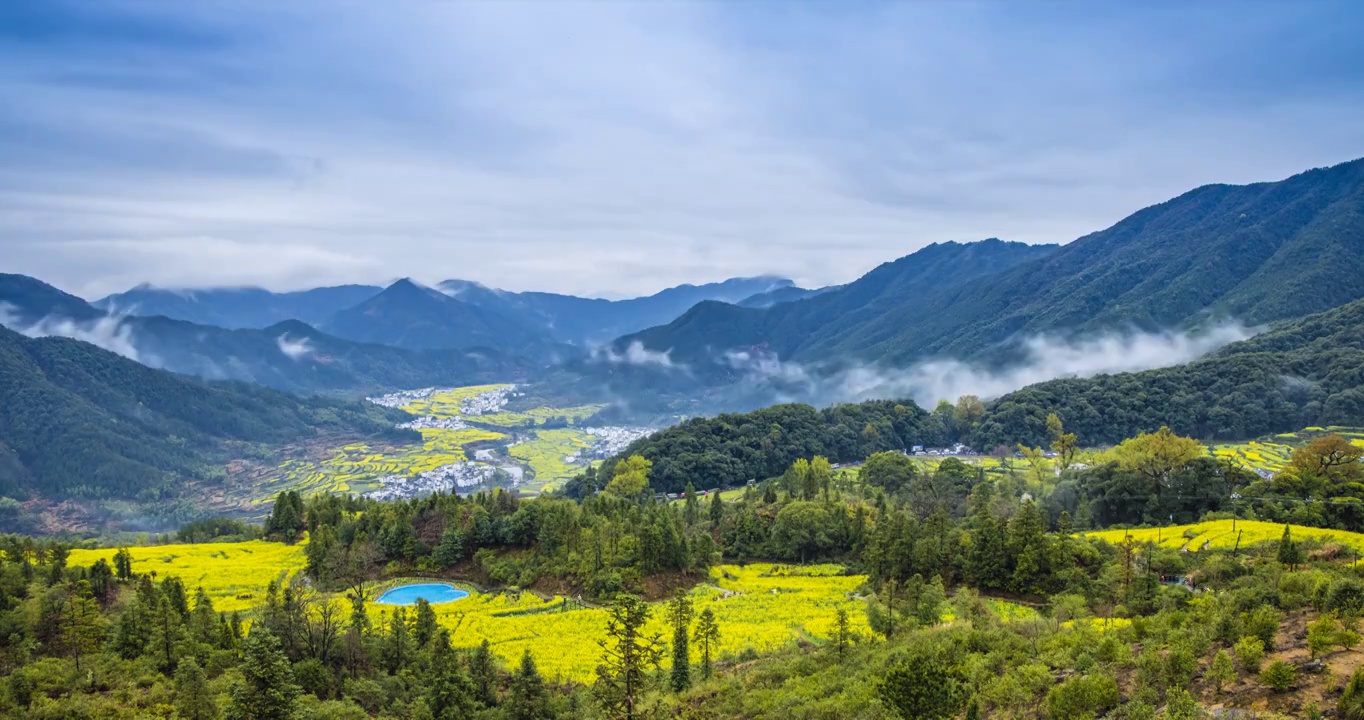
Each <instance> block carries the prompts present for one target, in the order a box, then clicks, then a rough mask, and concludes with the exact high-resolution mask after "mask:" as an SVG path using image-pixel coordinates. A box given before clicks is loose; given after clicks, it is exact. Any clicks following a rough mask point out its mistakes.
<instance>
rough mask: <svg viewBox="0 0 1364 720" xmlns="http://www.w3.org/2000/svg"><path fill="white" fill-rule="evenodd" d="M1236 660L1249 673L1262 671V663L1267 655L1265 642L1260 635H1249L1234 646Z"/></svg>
mask: <svg viewBox="0 0 1364 720" xmlns="http://www.w3.org/2000/svg"><path fill="white" fill-rule="evenodd" d="M1234 651H1235V652H1236V661H1237V662H1239V663H1241V670H1242V671H1243V672H1245V673H1248V674H1252V675H1253V674H1255V673H1258V672H1260V663H1261V662H1263V661H1264V657H1265V643H1264V641H1263V640H1261V639H1260V638H1258V637H1254V636H1251V635H1247V636H1245V637H1243V638H1241V639H1240V640H1239V641H1237V643H1236V647H1235V648H1234Z"/></svg>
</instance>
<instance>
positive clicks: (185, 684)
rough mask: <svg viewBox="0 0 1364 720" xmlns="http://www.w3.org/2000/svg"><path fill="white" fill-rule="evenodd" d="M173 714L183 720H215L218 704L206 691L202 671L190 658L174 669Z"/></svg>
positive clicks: (206, 684) (208, 691)
mask: <svg viewBox="0 0 1364 720" xmlns="http://www.w3.org/2000/svg"><path fill="white" fill-rule="evenodd" d="M175 712H177V713H178V714H179V715H178V717H181V718H183V719H184V720H217V718H218V704H217V703H216V702H214V701H213V693H212V692H211V691H210V690H209V689H208V679H207V678H206V677H205V676H204V669H203V668H201V667H199V663H198V662H197V661H196V660H195V659H194V658H192V657H187V658H185V659H183V660H181V661H180V665H179V667H177V668H176V669H175Z"/></svg>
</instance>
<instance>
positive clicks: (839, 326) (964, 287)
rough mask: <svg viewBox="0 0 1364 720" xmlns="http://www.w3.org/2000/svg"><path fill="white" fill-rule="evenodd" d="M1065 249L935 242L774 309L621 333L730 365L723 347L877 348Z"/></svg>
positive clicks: (808, 354)
mask: <svg viewBox="0 0 1364 720" xmlns="http://www.w3.org/2000/svg"><path fill="white" fill-rule="evenodd" d="M1056 252H1059V251H1058V249H1057V248H1056V246H1054V245H1026V244H1024V243H1015V242H1004V241H1002V240H997V239H989V240H984V241H981V242H975V243H956V242H948V243H940V244H933V245H929V246H928V247H926V248H923V249H922V250H919V251H917V252H915V253H913V254H911V255H907V256H905V257H902V258H900V259H899V260H896V261H894V262H889V263H885V264H883V265H881V266H879V267H877V268H876V269H874V270H872V271H871V272H869V273H867V274H866V275H864V276H862V277H861V278H859V279H857V280H856V281H854V282H851V283H849V284H847V285H844V286H843V287H840V288H837V289H835V290H831V291H829V292H827V293H823V294H820V295H817V296H815V297H812V298H809V299H806V300H801V301H798V302H788V303H780V304H777V305H773V306H771V307H769V308H767V309H759V308H750V307H739V306H735V305H726V304H722V303H713V302H709V303H701V304H699V305H697V306H696V307H693V308H692V309H691V310H689V311H687V313H686V314H684V315H682V316H681V317H679V318H678V319H676V320H674V321H673V322H671V323H669V324H668V325H664V326H661V327H655V328H650V329H649V330H645V331H643V332H639V333H636V334H634V335H630V336H627V337H624V338H621V339H619V340H617V341H616V345H617V346H619V347H628V346H629V344H631V343H634V342H639V343H642V344H643V345H644V346H645V347H646V348H649V349H653V350H658V351H671V354H672V357H673V358H674V360H681V361H683V362H688V363H694V364H697V365H704V364H706V363H715V364H719V365H721V366H723V365H725V363H724V358H723V353H724V352H725V351H727V350H732V349H749V348H753V347H761V348H762V349H763V350H765V351H768V352H772V353H775V354H776V355H777V356H778V357H780V358H781V359H783V360H786V359H797V360H806V359H809V360H821V359H828V358H831V357H833V356H835V355H836V354H838V353H840V352H843V351H845V350H846V351H849V352H855V353H856V354H861V351H860V350H858V351H855V350H854V349H855V348H862V349H870V348H873V347H875V346H877V345H879V344H882V343H885V342H888V341H889V340H890V339H891V338H892V337H893V336H895V335H897V334H898V333H900V332H901V330H902V329H903V328H905V327H908V326H913V325H914V324H916V323H924V322H931V321H932V320H933V319H932V318H931V317H930V315H931V314H932V313H933V312H934V311H941V310H942V309H944V308H951V307H956V306H958V305H961V304H963V303H969V302H971V298H972V297H973V296H974V295H977V294H978V293H979V292H980V287H981V285H983V284H984V283H985V280H984V278H988V277H995V276H998V275H1001V274H1003V273H1006V272H1008V271H1009V270H1011V269H1013V268H1016V267H1018V266H1020V265H1029V264H1033V263H1036V262H1039V261H1041V260H1042V259H1043V258H1046V257H1048V256H1050V255H1052V254H1053V253H1056Z"/></svg>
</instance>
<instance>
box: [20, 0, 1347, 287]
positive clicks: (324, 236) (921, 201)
mask: <svg viewBox="0 0 1364 720" xmlns="http://www.w3.org/2000/svg"><path fill="white" fill-rule="evenodd" d="M52 7H53V8H54V9H53V10H51V12H53V13H54V14H58V15H60V14H61V13H68V14H76V15H81V14H84V13H89V14H92V15H94V16H95V17H94V20H105V19H108V17H109V16H117V17H119V18H124V16H128V17H131V18H132V19H131V20H129V21H128V22H104V23H100V22H94V21H93V20H92V18H89V17H84V18H80V19H78V20H76V21H72V22H73V24H77V25H79V26H80V27H81V28H83V31H82V32H80V33H74V34H72V35H71V37H72V38H75V39H74V40H72V41H71V42H70V43H66V42H64V41H63V40H62V38H63V37H65V36H63V35H62V34H61V33H53V34H52V39H51V40H50V42H46V43H44V42H28V41H27V40H25V41H14V40H12V39H8V40H7V39H6V38H0V52H3V53H4V54H5V57H6V70H5V73H3V75H0V94H2V95H3V96H4V97H5V98H6V100H7V102H6V103H3V105H0V155H3V156H4V157H5V158H6V161H5V163H3V164H0V238H3V239H0V250H2V251H3V254H4V256H5V258H6V261H7V265H8V268H7V269H10V270H15V271H20V272H26V273H30V274H34V275H37V276H39V277H43V278H44V279H47V280H50V281H52V282H55V283H57V284H59V285H62V286H64V287H70V288H74V289H77V290H78V291H80V292H83V293H84V294H86V295H97V294H103V293H106V292H109V291H115V290H122V289H125V288H126V287H127V286H128V285H131V284H134V283H135V282H138V281H141V280H150V281H152V282H155V283H156V284H159V285H163V286H170V287H182V286H187V285H214V284H238V283H245V282H253V283H260V284H264V285H266V286H270V287H273V288H277V289H289V288H298V287H304V286H310V285H318V284H324V283H335V282H347V281H357V282H382V281H384V280H387V279H391V278H396V277H404V276H413V277H416V278H418V279H420V280H423V281H425V282H428V283H434V282H437V281H439V280H443V279H446V278H449V277H464V278H469V279H473V280H478V281H480V282H483V283H484V284H487V285H489V286H493V287H505V288H508V289H514V290H522V289H544V290H557V291H567V292H580V293H581V292H594V291H606V292H609V293H610V294H613V295H623V294H638V293H646V292H651V291H654V290H657V289H658V288H660V287H662V286H665V285H672V284H676V283H679V282H684V281H709V280H715V279H719V278H722V277H726V276H733V275H753V274H758V273H761V272H769V271H771V272H778V273H782V274H786V275H790V276H793V277H794V278H795V279H796V280H797V281H800V282H801V283H802V284H805V285H809V286H815V285H822V284H827V283H835V282H844V281H847V280H849V279H851V278H853V277H855V276H857V275H859V274H860V273H862V272H864V271H866V270H867V269H869V268H871V267H873V266H874V265H876V264H877V263H878V262H881V261H883V260H886V259H889V258H893V257H897V256H900V255H904V254H907V253H909V252H911V251H913V250H915V249H917V248H919V247H922V246H924V245H926V244H928V243H929V242H933V241H941V240H972V239H979V238H983V237H989V236H999V237H1004V238H1006V239H1016V240H1026V241H1049V242H1064V241H1067V240H1070V239H1072V238H1074V237H1076V236H1079V235H1081V234H1083V233H1085V232H1088V231H1091V230H1095V229H1098V228H1101V227H1103V226H1105V225H1107V224H1109V223H1111V222H1113V221H1115V220H1117V219H1119V218H1120V217H1122V216H1124V215H1126V214H1128V213H1129V212H1131V211H1134V210H1136V209H1137V208H1139V207H1141V206H1143V205H1145V204H1149V203H1152V202H1157V201H1161V200H1164V199H1166V198H1168V197H1170V196H1173V195H1175V194H1177V193H1179V192H1182V191H1184V190H1186V189H1188V188H1190V187H1192V186H1195V185H1198V184H1201V183H1205V182H1214V181H1217V182H1245V181H1254V180H1265V179H1273V178H1278V177H1283V176H1286V175H1288V174H1291V173H1293V172H1296V171H1298V170H1301V169H1304V168H1306V167H1309V166H1313V165H1323V164H1330V163H1334V162H1338V161H1342V160H1345V159H1348V158H1350V157H1352V156H1355V155H1360V154H1364V129H1362V128H1361V126H1360V124H1359V123H1355V122H1351V121H1350V120H1351V119H1352V118H1354V117H1358V116H1359V114H1360V111H1361V110H1364V107H1362V106H1364V93H1362V92H1361V88H1360V87H1359V83H1357V82H1353V83H1352V82H1349V81H1348V80H1339V81H1337V82H1335V83H1334V84H1333V83H1331V82H1329V80H1330V79H1331V78H1334V77H1337V76H1338V75H1339V74H1340V73H1339V72H1338V68H1339V67H1344V66H1346V64H1344V63H1342V62H1340V61H1339V59H1335V58H1334V56H1333V55H1332V51H1333V49H1339V48H1349V47H1352V43H1353V42H1354V37H1355V35H1357V33H1356V34H1351V33H1352V31H1353V29H1354V28H1352V27H1351V26H1350V24H1349V23H1348V22H1341V21H1339V20H1335V21H1334V22H1333V24H1332V25H1330V26H1329V27H1328V28H1326V29H1323V30H1321V31H1319V32H1318V33H1317V34H1316V35H1313V36H1312V43H1311V48H1312V51H1311V52H1307V51H1304V50H1302V49H1301V48H1299V46H1298V45H1296V44H1294V43H1290V42H1285V40H1286V39H1293V38H1295V37H1297V35H1296V34H1295V33H1296V29H1295V28H1296V27H1297V26H1296V25H1294V24H1293V22H1278V20H1291V21H1294V22H1297V23H1302V22H1305V21H1304V20H1303V18H1307V19H1311V16H1313V15H1323V14H1327V13H1325V11H1323V10H1320V9H1313V8H1299V7H1296V6H1294V5H1292V4H1266V5H1263V6H1257V7H1255V8H1247V9H1242V11H1241V12H1239V13H1238V14H1237V17H1235V18H1229V17H1227V16H1226V13H1225V12H1221V11H1218V12H1212V11H1202V10H1199V9H1197V8H1190V9H1187V10H1186V11H1185V14H1184V15H1183V20H1184V22H1182V23H1180V24H1179V27H1178V28H1172V27H1171V23H1170V22H1169V18H1168V17H1164V15H1163V14H1162V13H1161V12H1159V11H1156V10H1143V9H1141V8H1138V7H1136V6H1134V7H1133V8H1131V9H1122V10H1114V9H1108V10H1106V11H1103V12H1097V11H1096V12H1095V13H1092V14H1091V13H1085V12H1073V11H1072V10H1071V9H1067V11H1066V12H1064V13H1053V14H1048V13H1046V12H1041V11H1039V17H1036V18H1034V17H1031V16H1027V17H1015V16H1013V15H1012V13H1011V11H1010V10H1009V6H1008V5H995V6H992V5H984V6H976V5H964V4H957V3H947V4H933V3H889V4H886V5H880V6H877V5H870V6H866V5H857V6H855V7H852V6H850V7H848V8H844V7H842V6H837V7H835V6H834V5H827V6H821V5H815V6H804V7H801V8H788V9H785V10H783V11H781V12H776V11H775V8H772V7H770V6H763V5H748V4H743V3H739V4H688V3H620V2H599V3H570V2H556V3H426V2H410V3H401V2H400V3H398V4H397V5H396V7H395V4H393V3H382V4H365V3H358V4H341V5H337V4H335V3H322V2H317V1H314V2H306V1H304V2H297V3H286V4H280V3H270V2H264V1H259V2H244V3H238V4H234V5H233V9H232V12H230V13H229V12H224V11H221V10H220V9H219V10H215V9H213V8H205V7H201V6H196V5H193V4H153V5H146V4H143V3H134V2H119V1H118V0H114V1H113V2H109V3H95V4H89V3H76V4H63V3H54V4H52ZM124 19H126V18H124ZM63 20H67V21H70V18H65V17H58V18H57V19H56V20H54V21H53V22H54V23H55V24H56V26H58V27H60V26H61V25H60V23H61V21H63ZM129 26H132V27H154V28H158V29H162V30H165V32H161V33H152V32H147V33H137V34H136V35H137V36H136V37H134V38H131V39H130V38H129V37H125V36H120V35H118V34H117V33H118V28H123V27H129ZM1040 27H1045V30H1046V32H1040V31H1039V28H1040ZM91 28H96V29H98V28H107V29H106V30H103V31H102V32H103V33H105V34H102V33H101V31H99V30H96V29H91ZM158 38H164V40H158ZM1040 38H1045V39H1044V40H1042V39H1040ZM130 45H131V47H130ZM1300 56H1301V57H1300ZM813 58H820V61H819V62H815V61H813V60H812V59H813ZM1134 58H1139V59H1140V62H1137V61H1134ZM1266 63H1268V64H1272V66H1273V67H1276V68H1285V67H1295V68H1301V72H1302V76H1303V77H1288V78H1277V77H1269V74H1267V73H1265V72H1260V71H1259V70H1261V69H1263V67H1262V66H1263V65H1264V64H1266ZM1242 68H1244V72H1242V71H1241V70H1242ZM1271 69H1272V68H1271ZM1318 70H1326V71H1332V70H1336V72H1335V74H1332V73H1331V72H1318ZM1257 87H1263V88H1267V89H1268V91H1272V93H1271V94H1272V95H1273V97H1272V100H1266V99H1265V98H1263V97H1259V96H1258V95H1255V88H1257ZM1135 118H1139V120H1136V119H1135Z"/></svg>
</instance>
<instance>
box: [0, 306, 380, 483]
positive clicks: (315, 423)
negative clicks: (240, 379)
mask: <svg viewBox="0 0 1364 720" xmlns="http://www.w3.org/2000/svg"><path fill="white" fill-rule="evenodd" d="M392 415H393V413H390V412H386V411H384V410H383V409H381V408H378V407H377V406H373V405H370V404H368V403H360V402H340V401H329V400H321V399H306V400H305V399H299V398H296V397H293V396H290V395H285V394H282V393H279V392H276V391H273V390H268V389H265V388H261V387H254V386H250V385H243V384H210V383H206V382H203V381H200V380H195V379H193V378H188V377H183V376H180V375H175V374H172V373H169V372H166V371H164V370H156V369H153V368H149V367H146V366H145V365H142V364H140V363H136V362H133V361H132V360H129V359H127V358H124V357H120V356H119V355H116V354H114V353H111V352H108V351H105V350H101V349H99V348H97V347H95V346H94V345H91V344H89V343H84V342H79V341H76V340H72V339H68V338H36V339H35V338H27V337H24V336H22V335H20V334H18V333H16V332H12V331H10V330H7V329H4V328H0V451H3V452H2V453H0V455H3V458H4V461H3V462H0V494H2V495H6V496H20V497H32V496H36V497H44V498H66V497H86V498H130V499H140V500H144V501H145V500H153V499H156V498H161V497H167V496H173V495H175V494H176V493H178V492H179V490H180V489H181V487H182V483H183V482H184V481H186V480H189V479H192V478H196V477H205V476H206V473H205V470H206V468H207V466H208V465H209V464H210V463H211V462H213V458H214V457H215V455H216V453H217V452H218V451H219V450H220V448H221V443H222V442H224V441H229V440H237V441H245V442H251V443H264V444H275V443H284V442H289V441H293V440H298V439H302V438H306V437H310V436H313V435H316V434H317V433H319V432H342V433H351V434H362V435H374V434H393V433H395V432H396V431H394V430H392V422H393V417H391V416H392Z"/></svg>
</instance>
